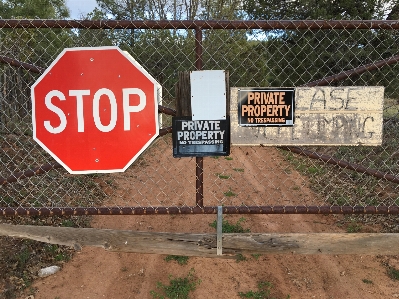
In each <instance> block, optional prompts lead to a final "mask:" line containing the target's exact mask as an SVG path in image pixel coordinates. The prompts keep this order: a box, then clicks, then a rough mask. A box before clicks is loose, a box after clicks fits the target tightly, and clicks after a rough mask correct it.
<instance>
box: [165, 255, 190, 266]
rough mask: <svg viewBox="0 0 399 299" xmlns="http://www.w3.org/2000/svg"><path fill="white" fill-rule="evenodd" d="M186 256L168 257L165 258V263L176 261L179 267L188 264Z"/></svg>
mask: <svg viewBox="0 0 399 299" xmlns="http://www.w3.org/2000/svg"><path fill="white" fill-rule="evenodd" d="M188 258H189V257H188V256H182V255H168V256H167V257H166V258H165V261H167V262H170V261H176V262H177V263H178V264H179V265H181V266H182V265H187V262H188Z"/></svg>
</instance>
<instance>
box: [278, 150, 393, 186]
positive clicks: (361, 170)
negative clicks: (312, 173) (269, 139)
mask: <svg viewBox="0 0 399 299" xmlns="http://www.w3.org/2000/svg"><path fill="white" fill-rule="evenodd" d="M279 148H281V149H284V150H288V151H291V152H293V153H296V154H298V155H301V156H306V157H309V158H312V159H318V160H321V161H323V162H326V163H328V164H331V165H337V166H339V167H342V168H345V169H350V170H353V171H356V172H359V173H364V174H368V175H371V176H374V177H376V178H379V179H385V180H387V181H390V182H393V183H396V184H399V177H397V176H394V175H392V174H389V173H385V172H382V171H379V170H376V169H371V168H367V167H364V166H362V165H359V164H353V163H349V162H347V161H343V160H340V159H337V158H334V157H332V156H329V155H324V154H319V153H316V152H312V151H308V150H305V149H302V148H300V147H296V146H290V147H288V146H282V147H279Z"/></svg>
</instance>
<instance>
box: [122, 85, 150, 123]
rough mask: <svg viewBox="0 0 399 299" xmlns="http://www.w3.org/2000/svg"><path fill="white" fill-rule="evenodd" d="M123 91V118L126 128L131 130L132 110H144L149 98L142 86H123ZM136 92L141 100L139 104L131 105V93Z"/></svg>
mask: <svg viewBox="0 0 399 299" xmlns="http://www.w3.org/2000/svg"><path fill="white" fill-rule="evenodd" d="M122 93H123V118H124V125H123V127H124V130H125V131H129V130H130V114H129V113H132V112H140V111H141V110H143V109H144V108H145V106H146V104H147V98H146V96H145V93H144V91H142V90H141V89H140V88H123V89H122ZM132 94H136V95H138V96H139V98H140V101H139V104H138V105H137V106H130V103H129V102H130V101H129V99H130V95H132Z"/></svg>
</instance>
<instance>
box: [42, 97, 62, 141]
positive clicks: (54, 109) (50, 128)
mask: <svg viewBox="0 0 399 299" xmlns="http://www.w3.org/2000/svg"><path fill="white" fill-rule="evenodd" d="M53 97H57V98H59V99H60V101H65V95H64V94H63V93H62V92H61V91H59V90H52V91H50V92H49V93H48V94H47V95H46V97H45V98H44V102H45V104H46V107H47V108H48V110H50V111H52V112H54V113H55V114H57V115H58V117H59V118H60V125H59V126H58V127H53V126H52V125H51V124H50V121H49V120H45V121H44V127H45V128H46V130H47V131H49V132H50V133H53V134H58V133H61V132H62V131H64V130H65V127H66V125H67V120H66V116H65V114H64V112H63V111H62V110H61V109H60V108H59V107H57V106H55V105H54V104H53V103H52V102H51V99H52V98H53Z"/></svg>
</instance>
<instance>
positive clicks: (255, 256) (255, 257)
mask: <svg viewBox="0 0 399 299" xmlns="http://www.w3.org/2000/svg"><path fill="white" fill-rule="evenodd" d="M251 256H252V257H253V258H254V259H255V260H258V259H259V257H260V256H261V254H259V253H253V254H251Z"/></svg>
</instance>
